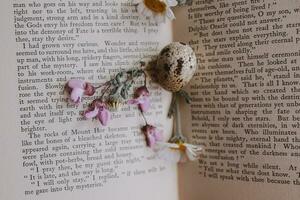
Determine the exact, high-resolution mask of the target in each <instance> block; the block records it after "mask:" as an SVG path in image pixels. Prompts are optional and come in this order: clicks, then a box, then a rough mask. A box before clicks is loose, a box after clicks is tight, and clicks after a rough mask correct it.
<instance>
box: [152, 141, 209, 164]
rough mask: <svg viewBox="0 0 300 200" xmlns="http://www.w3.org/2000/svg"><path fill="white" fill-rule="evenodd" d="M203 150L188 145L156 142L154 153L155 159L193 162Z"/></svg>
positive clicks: (196, 146)
mask: <svg viewBox="0 0 300 200" xmlns="http://www.w3.org/2000/svg"><path fill="white" fill-rule="evenodd" d="M202 150H203V148H202V147H201V146H198V145H192V144H188V143H166V142H157V145H156V147H155V148H154V151H155V152H156V154H157V157H159V158H160V159H163V160H167V161H172V162H186V161H194V160H197V159H198V158H199V155H200V153H201V151H202Z"/></svg>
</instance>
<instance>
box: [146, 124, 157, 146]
mask: <svg viewBox="0 0 300 200" xmlns="http://www.w3.org/2000/svg"><path fill="white" fill-rule="evenodd" d="M142 131H143V133H144V135H145V137H146V143H147V146H149V147H150V148H154V147H155V144H156V143H157V142H158V141H161V140H162V131H159V130H157V128H156V127H155V126H152V125H149V124H147V125H145V126H144V127H142Z"/></svg>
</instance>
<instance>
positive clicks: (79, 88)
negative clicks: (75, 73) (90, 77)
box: [66, 79, 95, 104]
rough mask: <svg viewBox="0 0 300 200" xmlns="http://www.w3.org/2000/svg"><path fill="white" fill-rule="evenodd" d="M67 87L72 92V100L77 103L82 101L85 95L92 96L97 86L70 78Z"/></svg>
mask: <svg viewBox="0 0 300 200" xmlns="http://www.w3.org/2000/svg"><path fill="white" fill-rule="evenodd" d="M66 89H67V91H68V92H69V94H70V99H71V101H72V102H73V103H75V104H79V103H80V102H81V99H82V96H83V95H87V96H92V95H94V93H95V88H94V86H93V85H92V84H91V83H88V82H85V81H83V80H77V79H72V80H69V81H68V83H67V85H66Z"/></svg>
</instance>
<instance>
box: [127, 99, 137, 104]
mask: <svg viewBox="0 0 300 200" xmlns="http://www.w3.org/2000/svg"><path fill="white" fill-rule="evenodd" d="M127 103H128V104H132V105H137V104H139V100H138V99H130V100H128V101H127Z"/></svg>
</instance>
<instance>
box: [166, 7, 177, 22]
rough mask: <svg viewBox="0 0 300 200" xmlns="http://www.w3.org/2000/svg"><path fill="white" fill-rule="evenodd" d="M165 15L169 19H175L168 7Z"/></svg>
mask: <svg viewBox="0 0 300 200" xmlns="http://www.w3.org/2000/svg"><path fill="white" fill-rule="evenodd" d="M166 15H167V17H168V18H169V19H170V20H173V19H175V15H174V13H173V11H172V10H171V9H170V8H169V9H167V13H166Z"/></svg>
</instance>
